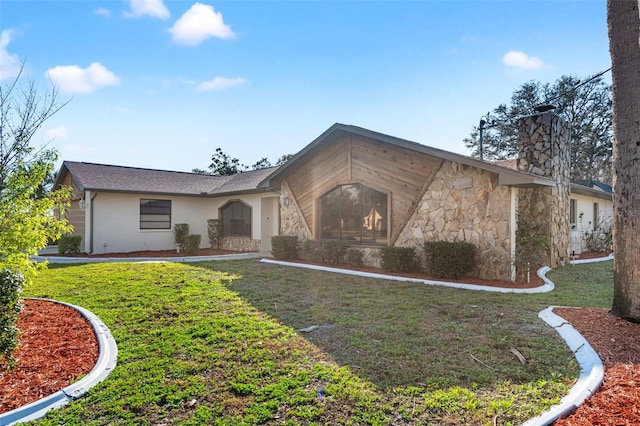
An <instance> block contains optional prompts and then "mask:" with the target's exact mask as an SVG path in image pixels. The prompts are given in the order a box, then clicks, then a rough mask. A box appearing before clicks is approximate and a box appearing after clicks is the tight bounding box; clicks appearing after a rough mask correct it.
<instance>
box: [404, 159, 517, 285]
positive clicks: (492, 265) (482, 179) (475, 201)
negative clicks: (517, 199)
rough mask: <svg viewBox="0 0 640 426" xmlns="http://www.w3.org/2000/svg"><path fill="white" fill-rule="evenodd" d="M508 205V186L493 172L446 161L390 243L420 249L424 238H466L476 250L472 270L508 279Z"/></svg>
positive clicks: (446, 239)
mask: <svg viewBox="0 0 640 426" xmlns="http://www.w3.org/2000/svg"><path fill="white" fill-rule="evenodd" d="M510 206H511V190H510V188H509V187H506V186H498V178H497V176H495V175H493V174H491V173H489V172H486V171H482V170H479V169H476V168H474V167H469V166H465V165H461V164H459V163H456V162H452V161H446V162H445V163H444V164H443V165H442V167H441V168H440V170H439V171H438V173H437V174H436V176H435V178H434V179H433V181H432V182H431V184H430V185H429V187H428V188H427V190H426V191H425V193H424V195H423V197H422V200H421V201H420V203H419V205H418V206H417V208H416V210H415V212H414V214H413V216H412V218H411V219H410V220H409V222H408V224H407V226H406V227H405V228H404V229H403V230H402V232H401V233H400V236H399V238H398V239H397V240H396V242H395V244H394V245H395V246H406V247H416V248H417V249H418V252H419V253H420V254H422V244H423V243H424V242H425V241H450V242H454V241H466V242H468V243H471V244H473V245H475V246H476V247H477V249H478V259H477V262H476V264H477V267H476V270H475V271H474V275H476V276H477V277H480V278H484V279H500V280H509V279H510V277H511V261H510V259H511V238H510V225H509V223H510V211H511V209H510Z"/></svg>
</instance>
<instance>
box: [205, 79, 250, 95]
mask: <svg viewBox="0 0 640 426" xmlns="http://www.w3.org/2000/svg"><path fill="white" fill-rule="evenodd" d="M246 82H247V81H246V80H245V79H244V78H240V77H238V78H224V77H215V78H214V79H213V80H209V81H203V82H202V83H200V84H199V85H198V86H197V87H196V91H197V92H212V91H215V90H223V89H229V88H231V87H236V86H240V85H242V84H244V83H246Z"/></svg>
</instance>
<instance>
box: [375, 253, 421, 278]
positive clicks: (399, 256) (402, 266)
mask: <svg viewBox="0 0 640 426" xmlns="http://www.w3.org/2000/svg"><path fill="white" fill-rule="evenodd" d="M380 261H381V266H382V269H384V270H385V271H387V272H412V271H415V270H416V269H418V260H417V258H416V249H415V248H414V247H382V248H381V249H380Z"/></svg>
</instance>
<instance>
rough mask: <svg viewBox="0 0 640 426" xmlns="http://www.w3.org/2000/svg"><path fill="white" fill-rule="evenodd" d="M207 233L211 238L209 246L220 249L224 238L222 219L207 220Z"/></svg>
mask: <svg viewBox="0 0 640 426" xmlns="http://www.w3.org/2000/svg"><path fill="white" fill-rule="evenodd" d="M207 233H208V236H209V246H211V247H213V246H215V247H216V248H218V249H219V248H220V238H221V237H222V222H221V221H220V219H207Z"/></svg>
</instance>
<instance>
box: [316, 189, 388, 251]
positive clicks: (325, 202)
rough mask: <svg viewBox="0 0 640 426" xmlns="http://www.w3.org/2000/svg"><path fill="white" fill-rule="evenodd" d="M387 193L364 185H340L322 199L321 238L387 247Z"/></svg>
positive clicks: (320, 208) (320, 207)
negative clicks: (385, 245) (384, 245)
mask: <svg viewBox="0 0 640 426" xmlns="http://www.w3.org/2000/svg"><path fill="white" fill-rule="evenodd" d="M387 198H388V197H387V194H384V193H382V192H379V191H376V190H375V189H371V188H368V187H366V186H364V185H361V184H351V185H342V186H339V187H337V188H335V189H333V190H332V191H330V192H328V193H327V194H325V195H323V196H322V197H320V202H319V214H318V217H319V221H318V231H319V232H318V234H319V236H320V239H326V240H343V241H346V242H348V243H352V244H386V243H387V241H388V237H387V233H388V232H387V231H388V230H387V223H388V220H387Z"/></svg>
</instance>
